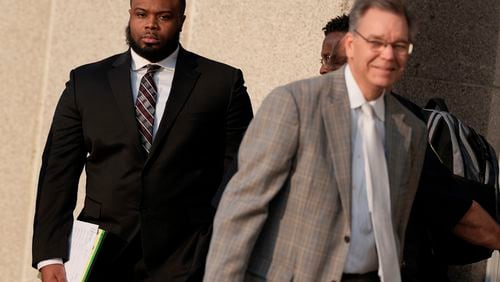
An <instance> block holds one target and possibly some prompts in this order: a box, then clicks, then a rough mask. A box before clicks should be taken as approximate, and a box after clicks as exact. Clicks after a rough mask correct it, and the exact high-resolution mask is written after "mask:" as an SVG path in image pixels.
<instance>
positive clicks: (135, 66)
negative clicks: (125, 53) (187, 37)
mask: <svg viewBox="0 0 500 282" xmlns="http://www.w3.org/2000/svg"><path fill="white" fill-rule="evenodd" d="M130 54H131V55H132V70H133V71H139V70H141V69H142V68H144V67H146V66H147V65H149V64H155V65H159V66H161V67H162V68H164V69H167V70H172V71H173V70H175V64H176V63H177V57H178V55H179V46H177V48H176V49H175V51H174V52H172V54H170V55H169V56H168V57H166V58H164V59H163V60H161V61H158V62H156V63H151V62H150V61H148V60H146V59H145V58H143V57H141V56H140V55H139V54H137V53H136V52H135V51H134V50H133V49H132V48H130Z"/></svg>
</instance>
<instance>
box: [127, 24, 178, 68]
mask: <svg viewBox="0 0 500 282" xmlns="http://www.w3.org/2000/svg"><path fill="white" fill-rule="evenodd" d="M179 36H180V32H177V33H176V34H175V37H174V38H171V39H170V40H168V41H167V42H166V43H165V45H163V46H160V48H159V49H153V48H150V47H148V46H146V47H145V48H142V47H141V46H139V44H138V43H137V42H136V41H135V40H134V38H132V33H131V32H130V25H127V28H126V29H125V37H126V41H127V45H128V46H129V47H130V48H132V50H134V52H136V53H137V54H139V56H141V57H143V58H144V59H146V60H148V61H150V62H153V63H155V62H158V61H161V60H163V59H164V58H166V57H168V56H169V55H170V54H172V52H174V51H175V49H176V48H177V45H178V44H179Z"/></svg>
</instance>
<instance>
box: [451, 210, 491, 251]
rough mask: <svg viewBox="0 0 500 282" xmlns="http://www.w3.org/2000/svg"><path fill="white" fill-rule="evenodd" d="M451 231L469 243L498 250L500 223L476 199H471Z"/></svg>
mask: <svg viewBox="0 0 500 282" xmlns="http://www.w3.org/2000/svg"><path fill="white" fill-rule="evenodd" d="M453 233H454V234H455V235H457V236H458V237H460V238H462V239H464V240H465V241H468V242H469V243H472V244H475V245H479V246H483V247H486V248H488V249H492V250H500V225H498V223H497V222H496V221H495V220H494V219H493V218H492V217H491V216H490V215H489V214H488V212H487V211H485V210H484V209H483V208H482V207H481V206H480V205H479V204H478V203H477V202H476V201H472V206H471V207H470V208H469V210H468V211H467V212H466V213H465V215H464V216H463V217H462V219H461V220H460V221H459V222H458V224H457V225H456V226H455V227H454V228H453Z"/></svg>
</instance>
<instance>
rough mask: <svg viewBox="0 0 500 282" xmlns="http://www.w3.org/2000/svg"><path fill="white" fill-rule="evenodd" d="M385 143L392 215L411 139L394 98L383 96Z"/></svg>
mask: <svg viewBox="0 0 500 282" xmlns="http://www.w3.org/2000/svg"><path fill="white" fill-rule="evenodd" d="M385 104H386V113H385V115H386V116H385V132H386V137H385V142H386V146H385V148H386V151H387V152H386V156H387V170H388V172H389V184H390V188H391V208H392V213H393V214H394V213H395V212H397V211H395V208H396V207H397V203H398V201H399V194H400V193H401V192H402V191H400V190H399V189H400V187H403V186H401V184H402V183H401V181H402V180H403V179H407V177H406V176H405V175H404V174H405V173H406V170H407V168H408V165H409V164H408V162H409V153H408V151H409V148H410V143H411V139H412V128H411V127H410V125H408V124H407V123H406V121H405V113H404V112H403V111H402V109H401V106H399V105H398V102H397V101H396V100H395V98H394V97H393V96H392V95H390V94H388V95H385Z"/></svg>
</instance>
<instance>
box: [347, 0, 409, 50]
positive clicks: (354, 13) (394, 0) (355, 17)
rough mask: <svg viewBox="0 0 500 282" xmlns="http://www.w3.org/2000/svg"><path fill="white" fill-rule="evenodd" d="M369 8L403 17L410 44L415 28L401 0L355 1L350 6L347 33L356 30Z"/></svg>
mask: <svg viewBox="0 0 500 282" xmlns="http://www.w3.org/2000/svg"><path fill="white" fill-rule="evenodd" d="M370 8H378V9H381V10H384V11H389V12H392V13H395V14H397V15H401V16H403V17H404V18H405V19H406V24H407V25H408V33H409V37H410V38H408V39H409V40H410V42H413V41H414V39H415V35H416V30H415V29H416V28H415V25H414V23H413V19H412V17H411V15H410V13H409V12H408V9H407V8H406V6H405V5H404V4H403V2H402V1H401V0H356V2H354V5H353V6H352V9H351V12H350V16H349V18H350V19H349V31H351V32H352V31H354V30H355V29H356V28H358V22H359V20H360V19H361V17H362V16H363V15H364V14H365V13H366V11H368V9H370Z"/></svg>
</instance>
